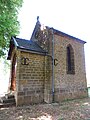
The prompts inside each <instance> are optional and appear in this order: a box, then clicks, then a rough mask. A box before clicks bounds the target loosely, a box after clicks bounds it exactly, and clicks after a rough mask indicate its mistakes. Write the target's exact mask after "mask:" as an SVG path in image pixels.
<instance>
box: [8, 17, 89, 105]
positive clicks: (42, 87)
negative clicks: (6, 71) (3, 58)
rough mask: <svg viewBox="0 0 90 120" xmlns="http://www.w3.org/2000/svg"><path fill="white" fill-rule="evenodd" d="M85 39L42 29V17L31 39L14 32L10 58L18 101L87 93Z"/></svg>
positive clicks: (11, 87)
mask: <svg viewBox="0 0 90 120" xmlns="http://www.w3.org/2000/svg"><path fill="white" fill-rule="evenodd" d="M85 43H86V42H85V41H83V40H80V39H78V38H76V37H73V36H71V35H68V34H66V33H63V32H61V31H59V30H56V29H54V28H50V27H48V26H46V27H44V28H43V29H41V24H40V22H39V19H37V22H36V25H35V28H34V30H33V32H32V35H31V39H30V40H26V39H22V38H17V37H14V36H13V37H12V38H11V40H10V48H9V52H8V57H7V59H8V60H10V61H11V70H10V73H11V74H10V85H9V90H11V91H14V95H15V100H16V105H17V106H18V105H28V104H35V103H43V102H46V103H52V102H61V101H64V100H68V99H76V98H82V97H87V83H86V71H85V55H84V44H85Z"/></svg>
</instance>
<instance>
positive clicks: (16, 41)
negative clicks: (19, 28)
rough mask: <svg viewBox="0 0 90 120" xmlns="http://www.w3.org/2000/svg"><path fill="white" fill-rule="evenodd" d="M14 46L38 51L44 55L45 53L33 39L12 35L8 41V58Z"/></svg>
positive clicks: (34, 51)
mask: <svg viewBox="0 0 90 120" xmlns="http://www.w3.org/2000/svg"><path fill="white" fill-rule="evenodd" d="M14 46H15V47H17V49H22V50H27V51H32V52H33V53H38V54H44V55H45V54H46V51H44V50H43V49H42V48H41V47H40V46H39V45H38V44H37V43H36V42H34V41H32V40H26V39H22V38H16V37H12V38H11V41H10V48H9V52H8V57H7V59H8V60H10V59H11V55H12V50H13V47H14Z"/></svg>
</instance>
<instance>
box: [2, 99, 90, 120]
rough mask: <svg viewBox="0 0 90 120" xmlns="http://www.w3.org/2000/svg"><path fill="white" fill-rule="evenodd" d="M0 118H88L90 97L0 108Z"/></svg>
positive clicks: (74, 119) (6, 119)
mask: <svg viewBox="0 0 90 120" xmlns="http://www.w3.org/2000/svg"><path fill="white" fill-rule="evenodd" d="M0 120H90V98H84V99H78V100H72V101H66V102H63V103H59V104H58V103H52V104H39V105H29V106H21V107H9V108H0Z"/></svg>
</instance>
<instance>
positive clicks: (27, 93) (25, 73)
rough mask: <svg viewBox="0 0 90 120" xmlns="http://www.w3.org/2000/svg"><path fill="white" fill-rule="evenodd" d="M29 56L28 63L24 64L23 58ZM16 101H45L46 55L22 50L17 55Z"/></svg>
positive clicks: (23, 102) (19, 103) (31, 102)
mask: <svg viewBox="0 0 90 120" xmlns="http://www.w3.org/2000/svg"><path fill="white" fill-rule="evenodd" d="M23 57H24V58H28V65H22V62H23V61H21V60H22V58H23ZM17 61H18V62H17V77H16V78H17V79H16V103H17V105H23V104H33V103H41V102H43V101H44V79H45V62H44V61H45V57H44V56H42V55H38V54H32V53H28V52H20V51H19V54H18V57H17Z"/></svg>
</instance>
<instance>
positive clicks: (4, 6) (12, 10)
mask: <svg viewBox="0 0 90 120" xmlns="http://www.w3.org/2000/svg"><path fill="white" fill-rule="evenodd" d="M22 3H23V0H0V57H1V56H4V55H5V53H6V51H7V50H8V47H9V41H10V38H11V36H13V35H18V34H19V22H18V11H19V9H20V7H21V6H22Z"/></svg>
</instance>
